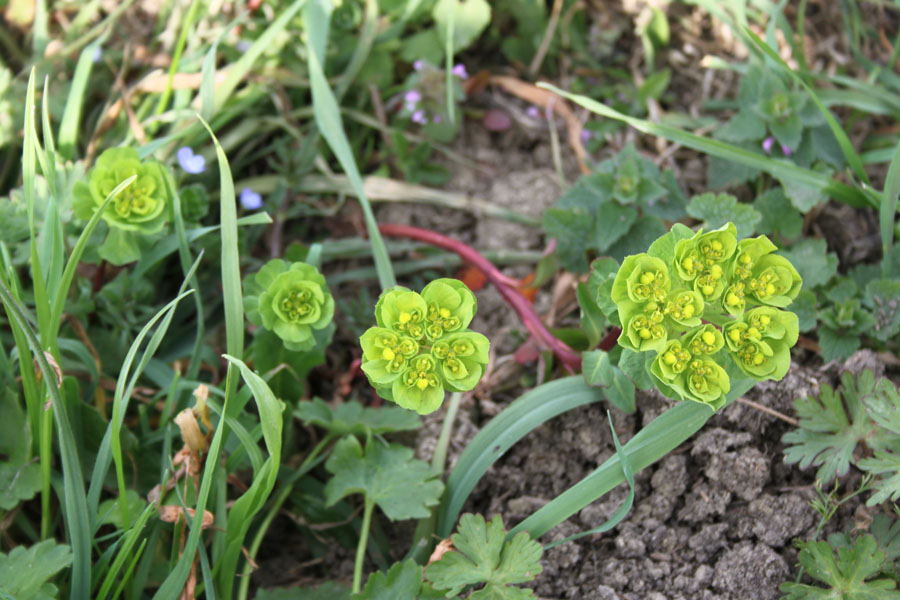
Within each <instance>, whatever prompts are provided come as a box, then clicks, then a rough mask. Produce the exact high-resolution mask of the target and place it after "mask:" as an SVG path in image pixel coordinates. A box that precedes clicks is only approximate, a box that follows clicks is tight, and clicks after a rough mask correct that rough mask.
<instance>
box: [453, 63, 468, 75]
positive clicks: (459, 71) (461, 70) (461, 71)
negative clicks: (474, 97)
mask: <svg viewBox="0 0 900 600" xmlns="http://www.w3.org/2000/svg"><path fill="white" fill-rule="evenodd" d="M451 73H453V74H454V75H456V76H457V77H459V78H460V79H468V78H469V74H468V73H467V72H466V65H464V64H458V65H456V66H455V67H453V71H451Z"/></svg>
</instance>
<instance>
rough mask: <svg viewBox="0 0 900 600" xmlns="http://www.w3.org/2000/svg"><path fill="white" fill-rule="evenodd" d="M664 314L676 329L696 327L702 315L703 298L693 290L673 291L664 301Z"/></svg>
mask: <svg viewBox="0 0 900 600" xmlns="http://www.w3.org/2000/svg"><path fill="white" fill-rule="evenodd" d="M664 312H665V314H666V316H667V317H668V318H669V319H671V320H672V321H673V322H674V325H675V327H676V328H682V327H696V326H697V325H699V324H700V316H701V315H702V314H703V297H702V296H701V295H700V294H699V293H698V292H696V291H694V290H685V289H681V290H673V291H672V292H670V293H669V298H668V299H667V300H666V307H665V311H664Z"/></svg>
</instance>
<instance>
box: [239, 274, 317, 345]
mask: <svg viewBox="0 0 900 600" xmlns="http://www.w3.org/2000/svg"><path fill="white" fill-rule="evenodd" d="M244 306H245V310H246V311H247V319H248V320H249V321H250V322H251V323H256V324H257V325H262V326H263V327H265V328H266V329H268V330H270V331H272V332H274V333H275V334H276V335H277V336H278V337H280V338H281V339H282V341H283V342H284V347H285V348H287V349H288V350H290V351H292V352H303V351H307V350H311V349H312V348H315V347H316V338H315V336H314V335H313V333H314V331H316V330H321V329H324V328H325V327H327V326H328V325H329V324H330V323H331V320H332V318H333V317H334V298H333V297H332V296H331V292H330V291H329V289H328V286H327V285H325V278H324V277H323V276H322V275H321V274H320V273H319V271H318V269H316V268H315V267H314V266H312V265H308V264H306V263H301V262H295V263H288V262H287V261H284V260H281V259H279V258H276V259H273V260H270V261H269V262H267V263H266V264H265V265H264V266H263V268H262V269H260V270H259V272H257V273H256V274H255V275H251V276H248V277H246V278H245V280H244Z"/></svg>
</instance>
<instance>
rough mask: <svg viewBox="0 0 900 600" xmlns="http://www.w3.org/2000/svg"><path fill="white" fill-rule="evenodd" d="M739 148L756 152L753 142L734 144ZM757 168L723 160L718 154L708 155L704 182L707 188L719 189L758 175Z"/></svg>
mask: <svg viewBox="0 0 900 600" xmlns="http://www.w3.org/2000/svg"><path fill="white" fill-rule="evenodd" d="M735 145H736V146H737V147H739V148H743V149H745V150H751V151H753V152H758V148H757V145H756V144H755V143H750V144H735ZM759 174H760V171H759V169H754V168H753V167H748V166H747V165H744V164H742V163H738V162H734V161H731V160H725V159H724V158H719V157H718V156H710V157H709V162H708V163H707V166H706V183H707V186H708V187H709V188H712V189H714V190H719V189H722V188H726V187H731V186H735V185H739V184H741V183H744V182H745V181H750V180H751V179H755V178H756V177H757V176H759Z"/></svg>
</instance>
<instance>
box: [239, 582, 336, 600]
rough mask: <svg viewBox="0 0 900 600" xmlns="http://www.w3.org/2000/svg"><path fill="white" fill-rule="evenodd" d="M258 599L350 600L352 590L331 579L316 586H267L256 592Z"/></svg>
mask: <svg viewBox="0 0 900 600" xmlns="http://www.w3.org/2000/svg"><path fill="white" fill-rule="evenodd" d="M255 599H256V600H350V590H349V589H347V588H346V587H344V586H342V585H340V584H337V583H333V582H331V581H329V582H327V583H323V584H322V585H319V586H316V587H314V588H299V587H289V588H267V589H260V590H259V591H257V592H256V597H255Z"/></svg>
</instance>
